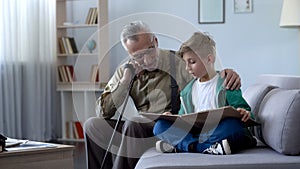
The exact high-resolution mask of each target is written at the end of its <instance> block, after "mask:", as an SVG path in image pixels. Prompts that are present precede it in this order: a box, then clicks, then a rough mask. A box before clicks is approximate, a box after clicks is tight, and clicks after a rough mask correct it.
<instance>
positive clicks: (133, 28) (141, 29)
mask: <svg viewBox="0 0 300 169" xmlns="http://www.w3.org/2000/svg"><path fill="white" fill-rule="evenodd" d="M145 33H149V34H150V35H152V36H154V34H153V32H152V31H151V30H150V27H149V26H148V25H147V24H146V23H145V22H142V21H134V22H131V23H129V24H128V25H125V26H124V28H123V30H122V32H121V43H122V45H123V47H124V49H125V50H126V51H127V47H126V45H125V44H126V42H127V40H133V41H137V40H138V37H137V35H140V34H145Z"/></svg>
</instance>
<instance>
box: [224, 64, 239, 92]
mask: <svg viewBox="0 0 300 169" xmlns="http://www.w3.org/2000/svg"><path fill="white" fill-rule="evenodd" d="M221 77H222V78H225V80H224V83H223V85H224V86H225V87H226V89H230V90H238V89H240V87H241V78H240V76H239V75H238V74H237V73H236V72H235V71H233V70H232V69H224V70H222V71H221Z"/></svg>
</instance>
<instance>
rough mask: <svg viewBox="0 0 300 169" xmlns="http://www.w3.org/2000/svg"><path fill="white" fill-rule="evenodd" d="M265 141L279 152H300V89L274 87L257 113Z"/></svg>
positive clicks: (296, 153)
mask: <svg viewBox="0 0 300 169" xmlns="http://www.w3.org/2000/svg"><path fill="white" fill-rule="evenodd" d="M257 115H258V116H257V117H258V120H259V121H260V122H261V131H262V136H263V139H264V142H265V143H266V144H267V145H269V146H270V147H272V148H273V149H274V150H276V151H277V152H279V153H283V154H287V155H298V154H300V137H299V133H300V90H299V89H297V90H284V89H280V88H277V89H273V90H272V91H270V92H269V93H268V94H267V95H266V96H265V97H264V99H263V100H262V103H261V105H260V108H259V112H258V114H257Z"/></svg>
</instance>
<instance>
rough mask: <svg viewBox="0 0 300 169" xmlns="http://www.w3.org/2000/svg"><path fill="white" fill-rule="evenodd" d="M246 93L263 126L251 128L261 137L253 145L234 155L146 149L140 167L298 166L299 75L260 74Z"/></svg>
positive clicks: (289, 168) (231, 168)
mask: <svg viewBox="0 0 300 169" xmlns="http://www.w3.org/2000/svg"><path fill="white" fill-rule="evenodd" d="M244 97H245V99H246V100H247V101H248V103H249V105H250V106H251V108H252V111H253V113H255V116H256V118H257V120H258V121H260V122H261V126H258V127H253V128H252V129H251V130H252V131H253V133H254V134H255V136H256V138H257V139H258V144H257V146H256V147H255V148H253V149H248V150H244V151H241V152H239V153H237V154H232V155H224V156H217V155H207V154H200V153H164V154H162V153H158V152H157V151H156V150H155V148H154V147H153V148H151V149H149V150H148V151H146V152H145V153H144V154H143V156H142V158H141V159H140V160H139V161H138V164H137V166H136V168H137V169H150V168H151V169H168V168H172V169H173V168H178V169H179V168H180V169H185V168H188V169H196V168H197V169H201V168H206V169H207V168H209V169H234V168H243V169H244V168H245V169H253V168H255V169H266V168H270V169H299V168H300V156H299V155H300V76H286V75H260V76H259V77H258V78H257V80H256V83H255V84H253V85H251V86H249V87H248V88H247V89H246V90H245V91H244Z"/></svg>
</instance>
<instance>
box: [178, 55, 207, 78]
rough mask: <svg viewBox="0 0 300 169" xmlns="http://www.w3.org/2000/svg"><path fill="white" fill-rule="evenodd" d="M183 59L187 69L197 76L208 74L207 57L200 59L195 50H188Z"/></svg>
mask: <svg viewBox="0 0 300 169" xmlns="http://www.w3.org/2000/svg"><path fill="white" fill-rule="evenodd" d="M183 60H184V61H185V65H186V67H185V68H186V70H187V71H188V72H189V73H190V74H192V75H193V76H194V77H196V78H202V77H203V76H205V75H207V70H206V68H205V65H206V64H207V57H206V58H205V59H202V57H201V59H200V57H199V56H198V55H196V54H195V53H194V52H193V51H188V52H185V53H184V54H183Z"/></svg>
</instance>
